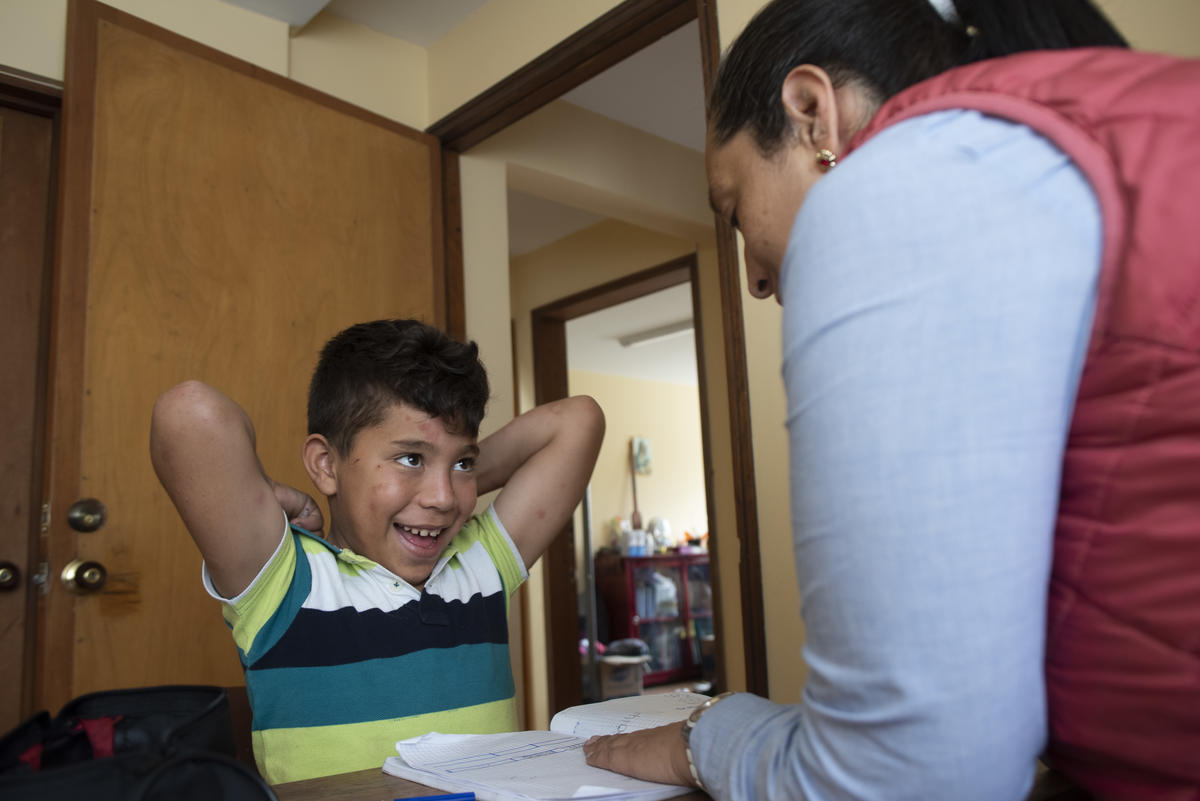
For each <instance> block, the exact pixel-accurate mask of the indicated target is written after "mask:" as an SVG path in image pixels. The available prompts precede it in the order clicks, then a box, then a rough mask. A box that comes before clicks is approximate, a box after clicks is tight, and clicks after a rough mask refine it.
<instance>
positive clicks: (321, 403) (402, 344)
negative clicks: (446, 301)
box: [308, 320, 488, 456]
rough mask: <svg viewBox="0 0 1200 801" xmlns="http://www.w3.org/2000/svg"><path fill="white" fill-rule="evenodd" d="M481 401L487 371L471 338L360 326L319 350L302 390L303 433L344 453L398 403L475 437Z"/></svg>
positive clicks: (411, 326)
mask: <svg viewBox="0 0 1200 801" xmlns="http://www.w3.org/2000/svg"><path fill="white" fill-rule="evenodd" d="M487 401H488V378H487V371H486V370H485V369H484V367H483V364H481V363H480V361H479V348H478V347H477V346H476V345H475V343H474V342H470V343H467V344H464V343H462V342H459V341H457V340H455V339H452V338H450V337H449V336H447V335H446V334H443V333H442V332H441V331H439V330H438V329H436V328H434V327H432V326H429V325H426V324H425V323H422V322H420V321H418V320H376V321H374V322H370V323H359V324H358V325H354V326H351V327H350V328H347V329H346V330H345V331H342V332H341V333H339V334H338V335H337V336H335V337H334V338H333V339H331V340H329V342H328V343H326V345H325V347H324V348H322V349H321V358H320V359H319V360H318V361H317V369H316V370H314V371H313V377H312V382H311V383H310V384H309V387H308V433H310V434H320V435H322V436H323V437H325V439H327V440H329V442H330V444H331V445H333V447H334V448H335V449H336V450H337V452H338V453H339V454H341V455H343V456H344V455H346V454H348V453H349V452H350V445H351V443H352V442H353V440H354V435H355V434H357V433H358V432H359V431H361V430H362V429H364V428H367V427H369V426H373V425H376V424H378V423H379V422H381V421H382V420H383V418H384V415H385V414H386V412H387V410H388V408H389V407H390V406H392V405H394V404H397V403H403V404H406V405H408V406H411V407H413V408H414V409H419V410H421V411H422V412H425V413H426V414H428V415H429V416H430V417H435V418H437V419H439V420H441V421H442V422H443V423H445V424H446V427H447V428H449V429H450V430H451V431H452V432H454V433H455V434H465V435H468V436H471V437H476V436H478V435H479V422H480V421H481V420H482V419H483V412H484V408H485V407H486V406H487Z"/></svg>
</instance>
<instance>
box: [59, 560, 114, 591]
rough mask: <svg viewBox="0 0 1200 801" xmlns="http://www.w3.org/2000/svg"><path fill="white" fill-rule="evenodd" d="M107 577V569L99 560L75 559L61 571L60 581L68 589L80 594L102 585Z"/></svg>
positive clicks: (94, 589)
mask: <svg viewBox="0 0 1200 801" xmlns="http://www.w3.org/2000/svg"><path fill="white" fill-rule="evenodd" d="M107 579H108V571H107V570H105V569H104V565H102V564H100V563H99V562H85V561H84V560H82V559H75V560H72V561H71V562H70V564H68V565H67V566H66V567H64V568H63V571H62V582H63V586H65V587H66V588H67V589H68V590H70V591H71V592H74V593H78V594H80V595H84V594H86V593H89V592H95V591H96V590H98V589H100V588H101V587H103V586H104V582H105V581H106V580H107Z"/></svg>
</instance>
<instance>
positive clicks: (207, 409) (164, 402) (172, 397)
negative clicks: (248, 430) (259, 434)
mask: <svg viewBox="0 0 1200 801" xmlns="http://www.w3.org/2000/svg"><path fill="white" fill-rule="evenodd" d="M240 416H241V414H240V409H238V407H237V406H236V405H234V403H233V402H232V401H231V400H229V398H227V397H225V396H224V395H223V394H221V393H220V392H219V391H217V390H215V389H213V388H212V387H210V386H208V385H207V384H205V383H203V382H201V381H196V380H190V381H184V382H183V383H182V384H177V385H176V386H174V387H171V388H170V389H168V390H167V391H166V392H164V393H163V394H162V395H160V396H159V397H158V400H156V401H155V402H154V410H153V411H152V412H151V415H150V449H151V455H152V456H156V455H159V454H160V453H161V452H162V451H163V450H164V449H167V448H170V447H171V446H172V444H174V443H176V442H179V441H184V440H186V439H188V438H191V437H195V436H196V435H198V434H203V435H205V436H212V435H213V434H214V433H215V432H219V431H224V430H229V428H231V427H232V426H234V425H237V424H238V422H239V417H240Z"/></svg>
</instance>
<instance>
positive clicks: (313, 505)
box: [267, 479, 325, 532]
mask: <svg viewBox="0 0 1200 801" xmlns="http://www.w3.org/2000/svg"><path fill="white" fill-rule="evenodd" d="M267 480H268V481H270V479H267ZM271 488H272V489H274V490H275V500H276V501H278V502H279V505H280V506H282V507H283V513H284V514H285V515H287V519H288V522H289V523H295V524H296V525H297V526H299V527H300V528H303V529H306V530H308V531H312V532H318V531H320V530H321V527H322V526H324V525H325V518H324V517H323V516H322V515H321V507H319V506H317V502H316V501H314V500H313V499H312V496H311V495H308V494H306V493H303V492H301V491H300V490H298V489H296V488H295V487H289V486H288V485H287V484H280V483H278V482H276V481H271Z"/></svg>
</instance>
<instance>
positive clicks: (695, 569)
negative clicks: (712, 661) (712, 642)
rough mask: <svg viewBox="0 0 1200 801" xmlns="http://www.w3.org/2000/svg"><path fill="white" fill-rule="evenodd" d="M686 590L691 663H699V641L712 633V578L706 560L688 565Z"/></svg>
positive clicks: (701, 660)
mask: <svg viewBox="0 0 1200 801" xmlns="http://www.w3.org/2000/svg"><path fill="white" fill-rule="evenodd" d="M687 591H688V616H689V617H690V618H691V631H690V632H689V634H690V635H691V636H690V637H689V642H690V644H691V650H692V664H693V665H700V664H702V663H703V654H702V650H701V641H702V640H703V639H704V638H705V637H711V636H712V634H713V597H712V579H711V576H710V573H709V568H708V562H707V561H705V562H697V563H694V564H690V565H688V567H687Z"/></svg>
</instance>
